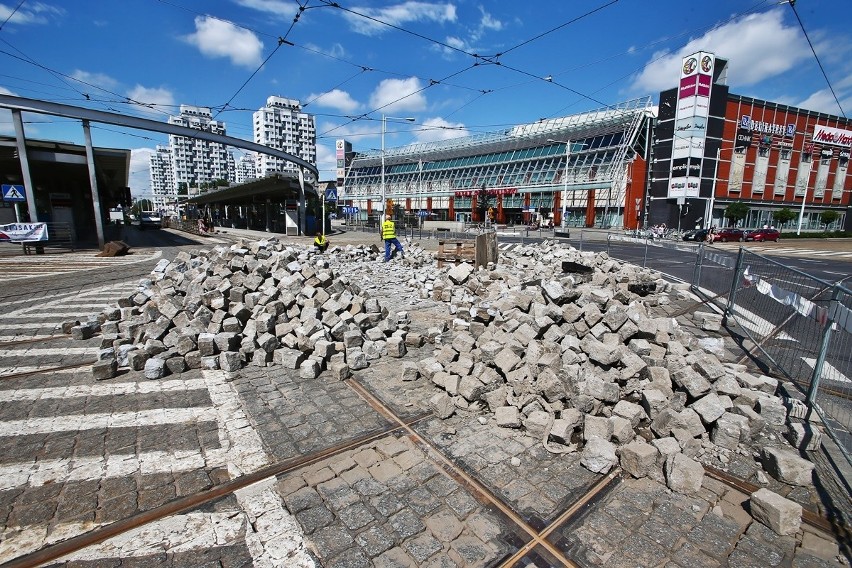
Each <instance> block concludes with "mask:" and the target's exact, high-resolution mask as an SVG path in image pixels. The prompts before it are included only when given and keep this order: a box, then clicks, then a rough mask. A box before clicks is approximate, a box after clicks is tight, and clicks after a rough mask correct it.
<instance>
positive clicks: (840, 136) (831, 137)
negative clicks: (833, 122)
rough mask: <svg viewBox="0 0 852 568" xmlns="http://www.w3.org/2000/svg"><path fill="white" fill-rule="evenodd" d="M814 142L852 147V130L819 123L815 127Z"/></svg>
mask: <svg viewBox="0 0 852 568" xmlns="http://www.w3.org/2000/svg"><path fill="white" fill-rule="evenodd" d="M814 142H819V143H820V144H832V145H834V146H845V147H847V148H852V130H841V129H839V128H831V127H830V126H822V125H817V126H815V127H814Z"/></svg>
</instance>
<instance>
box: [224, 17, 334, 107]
mask: <svg viewBox="0 0 852 568" xmlns="http://www.w3.org/2000/svg"><path fill="white" fill-rule="evenodd" d="M312 7H313V8H320V7H321V6H312ZM308 9H309V6H308V2H305V4H301V3H299V11H298V12H296V15H295V16H293V21H292V22H290V27H289V28H288V29H287V32H286V33H285V34H284V35H283V36H281V37H279V38H278V45H276V46H275V49H273V50H272V53H270V54H269V55H268V56H267V57H266V59H264V60H263V62H262V63H261V64H260V65H258V67H257V69H255V70H254V71H253V72H252V74H251V75H249V76H248V79H246V80H245V81H244V82H243V84H242V85H240V88H239V89H237V92H235V93H234V94H233V95H232V96H231V98H230V99H228V101H227V102H226V103H225V104H224V105H222V108H221V109H219V110H218V111H216V114H214V115H213V118H214V119H215V118H216V117H217V116H219V115H220V114H222V112H224V111H225V110H226V109H227V108H228V107H229V106H230V105H231V103H232V102H234V99H235V98H237V95H239V94H240V93H241V92H242V90H243V89H245V88H246V85H248V84H249V82H250V81H251V80H252V79H254V77H255V75H257V74H258V73H260V70H261V69H263V66H264V65H266V63H267V62H268V61H269V60H270V59H272V56H273V55H275V54H276V53H278V50H279V49H281V46H282V45H285V44H286V45H293V42H290V41H287V36H288V35H290V32H292V31H293V28H294V27H295V26H296V23H298V21H299V20H300V19H301V17H302V13H303V12H304V11H305V10H308Z"/></svg>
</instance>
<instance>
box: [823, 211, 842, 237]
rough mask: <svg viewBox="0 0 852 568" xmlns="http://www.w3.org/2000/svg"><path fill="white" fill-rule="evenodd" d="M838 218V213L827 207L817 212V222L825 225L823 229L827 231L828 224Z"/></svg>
mask: <svg viewBox="0 0 852 568" xmlns="http://www.w3.org/2000/svg"><path fill="white" fill-rule="evenodd" d="M838 219H840V213H838V212H837V211H834V210H832V209H829V210H828V211H823V212H822V213H820V214H819V222H820V223H822V224H823V225H824V226H825V231H826V232H828V226H829V225H831V224H832V223H834V222H835V221H837V220H838Z"/></svg>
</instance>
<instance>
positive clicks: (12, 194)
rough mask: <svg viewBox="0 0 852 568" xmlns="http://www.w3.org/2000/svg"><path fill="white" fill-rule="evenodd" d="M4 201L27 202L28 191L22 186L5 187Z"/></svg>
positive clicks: (3, 187)
mask: <svg viewBox="0 0 852 568" xmlns="http://www.w3.org/2000/svg"><path fill="white" fill-rule="evenodd" d="M2 189H3V201H26V200H27V197H26V191H24V186H22V185H5V184H4V185H3V186H2Z"/></svg>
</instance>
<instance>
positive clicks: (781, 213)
mask: <svg viewBox="0 0 852 568" xmlns="http://www.w3.org/2000/svg"><path fill="white" fill-rule="evenodd" d="M796 217H798V214H797V213H796V212H795V211H792V210H790V209H789V208H787V207H784V208H783V209H779V210H778V211H775V212H774V213H773V214H772V218H773V219H775V222H776V223H777V224H778V230H779V231H780V230H781V226H782V225H784V224H785V223H789V222H790V221H792V220H793V219H795V218H796Z"/></svg>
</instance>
